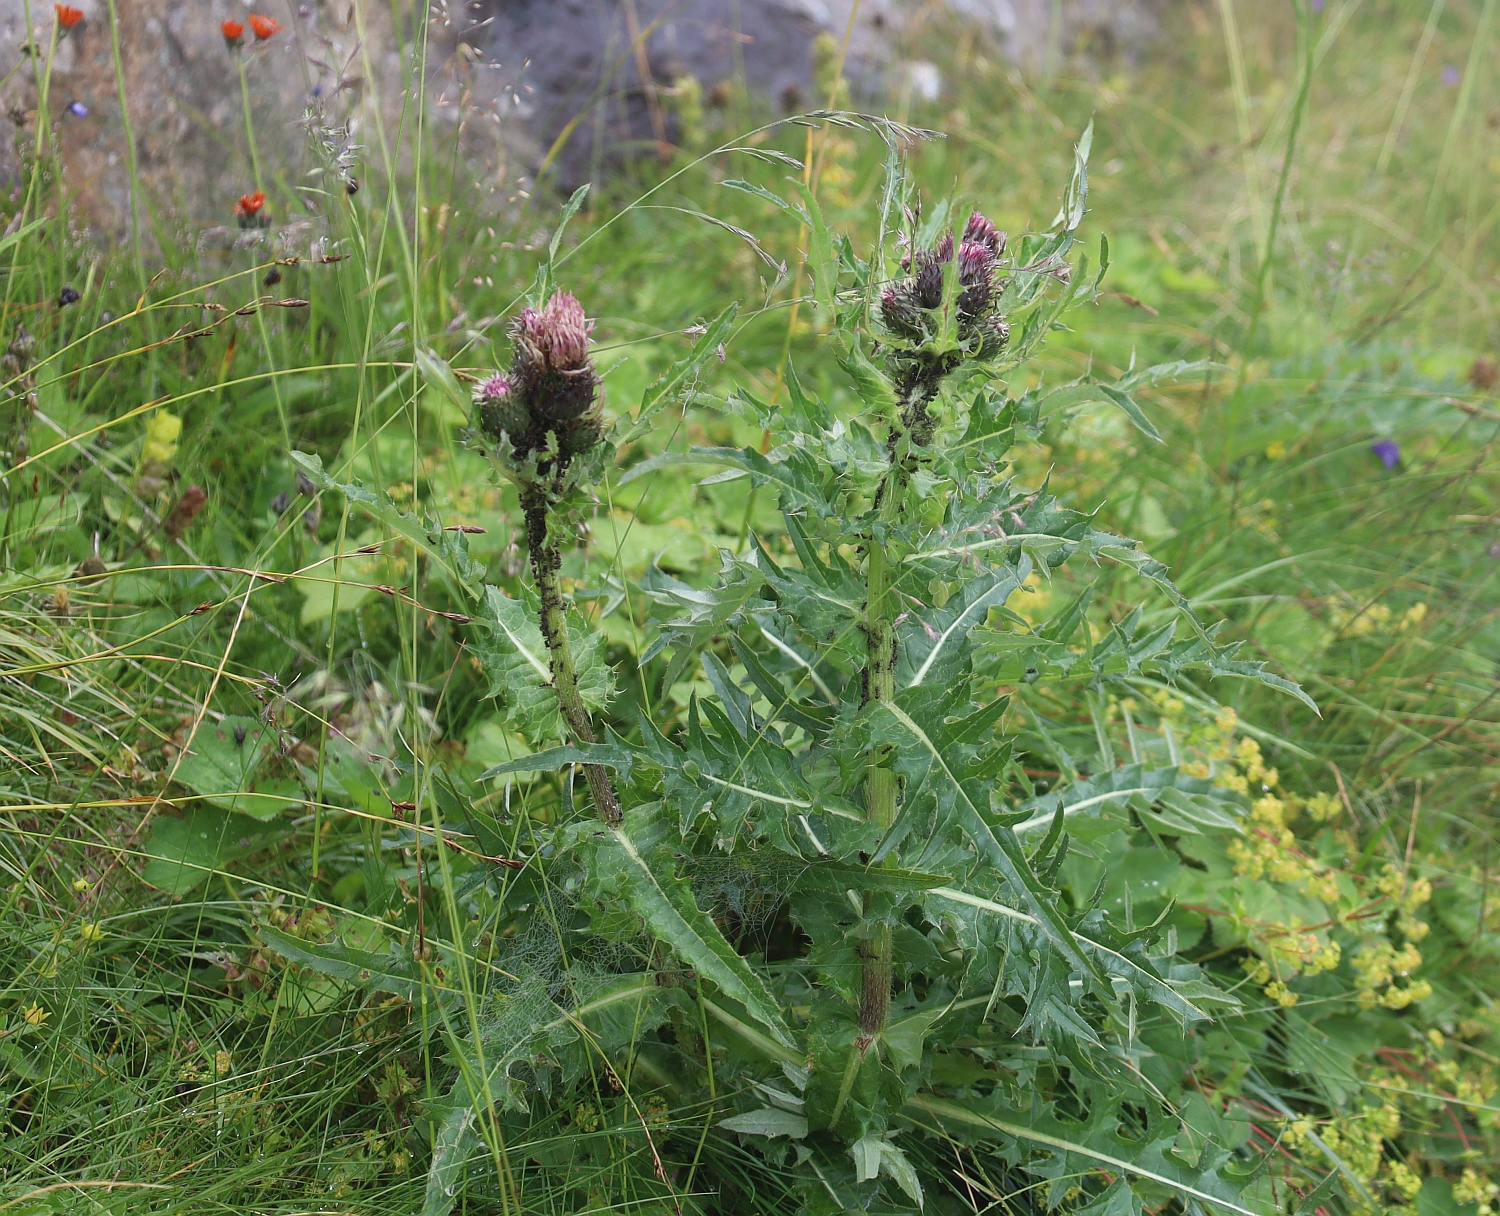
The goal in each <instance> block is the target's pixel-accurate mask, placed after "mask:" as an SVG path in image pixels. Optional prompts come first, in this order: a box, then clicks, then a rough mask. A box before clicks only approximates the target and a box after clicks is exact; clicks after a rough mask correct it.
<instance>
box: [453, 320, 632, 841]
mask: <svg viewBox="0 0 1500 1216" xmlns="http://www.w3.org/2000/svg"><path fill="white" fill-rule="evenodd" d="M593 328H594V323H593V321H591V320H589V318H588V317H587V316H586V315H585V314H584V311H583V306H582V305H580V304H579V303H578V301H577V300H576V299H574V297H573V296H571V295H569V294H568V293H567V292H558V293H557V294H555V295H554V296H553V297H552V298H551V299H550V300H548V301H547V303H546V306H545V307H543V308H541V309H540V310H538V309H534V308H528V309H526V310H525V311H523V312H522V313H521V315H520V317H518V318H517V319H516V322H515V324H514V325H513V326H512V327H511V337H512V338H513V339H514V341H515V357H514V359H513V360H512V362H511V366H510V370H509V372H508V373H506V374H503V375H500V374H497V375H495V376H492V377H490V378H489V379H488V380H486V381H484V383H483V384H481V385H480V386H479V389H478V391H477V392H476V393H475V399H474V403H475V406H476V413H477V415H478V422H479V429H480V430H481V431H482V432H483V433H484V435H486V436H487V437H488V438H489V439H490V440H492V441H494V443H495V444H496V449H497V450H492V451H491V452H490V457H491V459H492V460H493V461H494V463H495V465H496V467H497V468H499V469H500V470H501V472H503V473H504V474H505V476H507V477H508V478H510V479H511V480H512V481H514V482H515V483H516V485H517V487H518V488H519V489H520V491H521V510H522V512H523V513H524V515H525V518H526V547H527V550H528V552H529V556H530V560H531V574H532V578H533V579H534V580H535V582H536V591H537V597H538V598H539V599H540V601H541V609H540V612H539V613H538V624H539V625H540V627H541V631H542V638H543V640H544V641H545V642H546V644H547V660H548V670H549V671H550V672H551V675H552V686H553V688H554V689H555V690H556V692H557V706H558V710H559V711H560V712H561V714H562V719H563V722H564V724H565V725H566V726H567V729H568V733H569V734H570V735H571V736H572V737H573V739H574V741H575V742H577V743H593V742H595V739H596V736H595V733H594V724H593V720H592V718H591V717H590V715H589V710H588V706H587V705H586V704H584V700H583V694H582V692H581V691H580V690H579V687H578V667H577V664H576V663H575V662H574V660H573V647H572V644H571V642H570V641H569V639H568V619H567V610H566V604H565V603H564V600H563V593H562V582H561V577H560V575H561V570H562V552H561V549H560V548H559V546H558V544H557V542H556V541H555V540H553V539H551V538H550V537H549V535H548V526H549V522H550V520H551V517H552V514H553V512H554V511H555V510H556V509H557V507H558V505H559V503H560V502H561V501H562V500H563V499H564V497H565V495H566V493H567V485H568V473H569V471H570V469H571V468H572V467H573V466H574V462H575V461H577V460H579V459H580V458H583V457H586V456H588V455H589V454H590V453H591V452H592V451H593V450H594V449H595V448H596V447H597V446H598V445H599V443H600V442H601V441H602V439H603V436H604V428H603V421H602V419H601V417H600V414H599V400H598V399H599V375H598V372H597V371H596V370H595V368H594V364H593V361H592V360H591V359H590V358H589V353H588V350H589V342H590V340H591V339H590V335H591V334H592V332H593ZM583 770H584V777H585V778H586V779H587V781H588V785H589V792H590V793H591V794H592V795H593V799H594V806H595V808H596V810H597V811H598V813H599V817H600V818H601V819H603V820H604V822H605V823H607V824H609V825H610V826H611V827H615V826H617V825H618V824H619V823H620V819H621V813H620V800H619V797H618V796H617V795H616V793H615V788H614V783H613V781H612V780H611V779H610V775H609V770H608V769H606V768H604V767H603V766H602V765H598V764H586V765H584V766H583Z"/></svg>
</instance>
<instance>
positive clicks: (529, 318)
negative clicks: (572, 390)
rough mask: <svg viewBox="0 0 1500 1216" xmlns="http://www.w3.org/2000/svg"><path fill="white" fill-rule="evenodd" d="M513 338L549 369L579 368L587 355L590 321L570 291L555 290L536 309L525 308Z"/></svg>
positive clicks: (590, 332)
mask: <svg viewBox="0 0 1500 1216" xmlns="http://www.w3.org/2000/svg"><path fill="white" fill-rule="evenodd" d="M515 332H516V339H517V341H518V342H521V343H524V344H525V345H526V346H528V347H529V348H530V353H531V355H532V357H533V358H535V359H536V361H537V362H538V363H543V364H545V365H546V366H547V367H548V368H550V369H552V370H553V371H560V372H566V371H577V370H580V369H581V368H582V367H583V366H584V365H585V364H587V363H588V359H589V340H590V335H592V334H593V332H594V322H593V321H592V320H591V319H590V318H589V317H588V316H587V315H585V313H584V311H583V305H582V304H580V303H579V302H578V298H577V297H576V296H574V295H573V294H572V293H571V292H566V291H559V292H557V293H556V294H554V295H553V297H552V298H551V299H550V300H548V301H547V303H546V305H545V306H544V307H543V308H542V310H541V311H540V312H538V311H537V310H536V309H534V308H528V309H526V310H525V311H524V312H522V313H521V316H520V319H519V320H518V321H517V322H516V329H515Z"/></svg>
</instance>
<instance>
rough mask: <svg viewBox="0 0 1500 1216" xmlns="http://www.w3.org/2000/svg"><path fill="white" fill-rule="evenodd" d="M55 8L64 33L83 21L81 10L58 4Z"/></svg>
mask: <svg viewBox="0 0 1500 1216" xmlns="http://www.w3.org/2000/svg"><path fill="white" fill-rule="evenodd" d="M53 7H54V8H55V9H57V24H58V25H60V26H62V28H63V30H64V32H66V31H67V30H70V29H72V28H73V27H74V26H75V25H77V24H78V23H79V22H80V21H82V20H83V10H82V9H81V8H74V7H73V6H72V5H71V4H56V5H53Z"/></svg>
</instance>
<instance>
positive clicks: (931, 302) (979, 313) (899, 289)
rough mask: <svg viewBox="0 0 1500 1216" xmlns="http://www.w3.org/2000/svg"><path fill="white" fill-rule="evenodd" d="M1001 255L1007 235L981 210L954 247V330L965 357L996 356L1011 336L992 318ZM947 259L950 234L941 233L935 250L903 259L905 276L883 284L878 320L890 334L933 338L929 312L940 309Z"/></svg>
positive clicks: (950, 253) (920, 251)
mask: <svg viewBox="0 0 1500 1216" xmlns="http://www.w3.org/2000/svg"><path fill="white" fill-rule="evenodd" d="M1004 251H1005V234H1004V233H1003V232H1001V231H1000V230H999V229H998V228H996V227H995V225H994V224H993V223H991V222H990V221H989V220H988V219H986V218H985V217H984V216H982V215H980V214H979V212H977V211H976V212H974V213H973V214H972V215H971V216H969V221H968V223H967V224H965V225H964V234H963V239H962V241H961V242H960V243H959V247H958V283H959V293H958V331H959V337H960V338H961V339H962V340H963V341H964V343H965V344H966V345H967V346H968V348H969V353H970V354H973V355H976V356H979V357H988V356H989V355H991V354H993V353H995V351H997V350H998V349H999V346H1000V345H1002V344H1003V343H1004V341H1005V338H1006V337H1007V336H1008V334H1009V330H1008V329H1007V328H1006V326H1005V325H1004V323H1003V322H999V323H996V322H995V319H994V318H993V317H991V315H990V314H991V313H992V312H993V309H994V304H995V300H996V297H997V294H998V292H997V289H998V287H999V286H1000V284H999V282H998V280H997V276H996V270H997V268H998V265H999V261H1000V256H1001V254H1002V253H1004ZM951 261H953V237H952V236H951V235H945V236H944V237H943V238H942V240H941V241H939V242H938V245H937V248H936V249H917V250H914V251H913V252H911V253H910V254H908V255H907V256H906V257H904V258H903V259H902V260H901V265H902V268H903V269H905V270H906V271H908V272H909V273H908V277H907V278H906V279H904V280H902V281H901V282H899V283H893V284H891V285H889V286H887V287H886V288H885V290H884V291H883V292H882V293H881V297H880V314H881V318H882V320H884V321H885V323H886V326H887V327H888V328H889V329H890V330H891V332H892V333H894V334H896V335H897V336H898V337H901V338H905V339H907V340H908V341H911V342H921V341H923V340H925V339H926V338H928V337H930V336H931V335H932V333H933V331H934V329H935V324H934V322H933V319H931V318H930V317H929V316H928V315H927V314H930V313H932V312H933V311H934V310H935V309H937V308H939V307H940V306H941V305H942V302H943V283H944V279H945V276H946V274H947V271H946V269H945V267H946V266H947V264H948V263H949V262H951Z"/></svg>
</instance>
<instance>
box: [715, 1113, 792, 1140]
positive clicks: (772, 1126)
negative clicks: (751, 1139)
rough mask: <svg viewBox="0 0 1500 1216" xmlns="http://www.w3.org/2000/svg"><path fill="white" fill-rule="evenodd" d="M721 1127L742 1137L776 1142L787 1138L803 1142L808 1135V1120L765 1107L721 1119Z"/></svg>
mask: <svg viewBox="0 0 1500 1216" xmlns="http://www.w3.org/2000/svg"><path fill="white" fill-rule="evenodd" d="M719 1126H720V1127H722V1128H724V1129H725V1131H731V1132H739V1133H740V1134H741V1135H742V1136H766V1137H768V1138H770V1139H772V1140H774V1139H775V1138H776V1137H778V1136H785V1137H787V1138H788V1139H789V1140H801V1139H803V1138H804V1137H805V1136H806V1135H807V1118H806V1116H804V1115H797V1114H793V1113H792V1112H791V1111H789V1110H778V1109H777V1108H776V1107H774V1106H764V1107H762V1108H761V1109H760V1110H752V1111H746V1112H745V1113H744V1114H743V1115H731V1116H730V1117H729V1118H728V1119H721V1120H720V1121H719Z"/></svg>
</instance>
